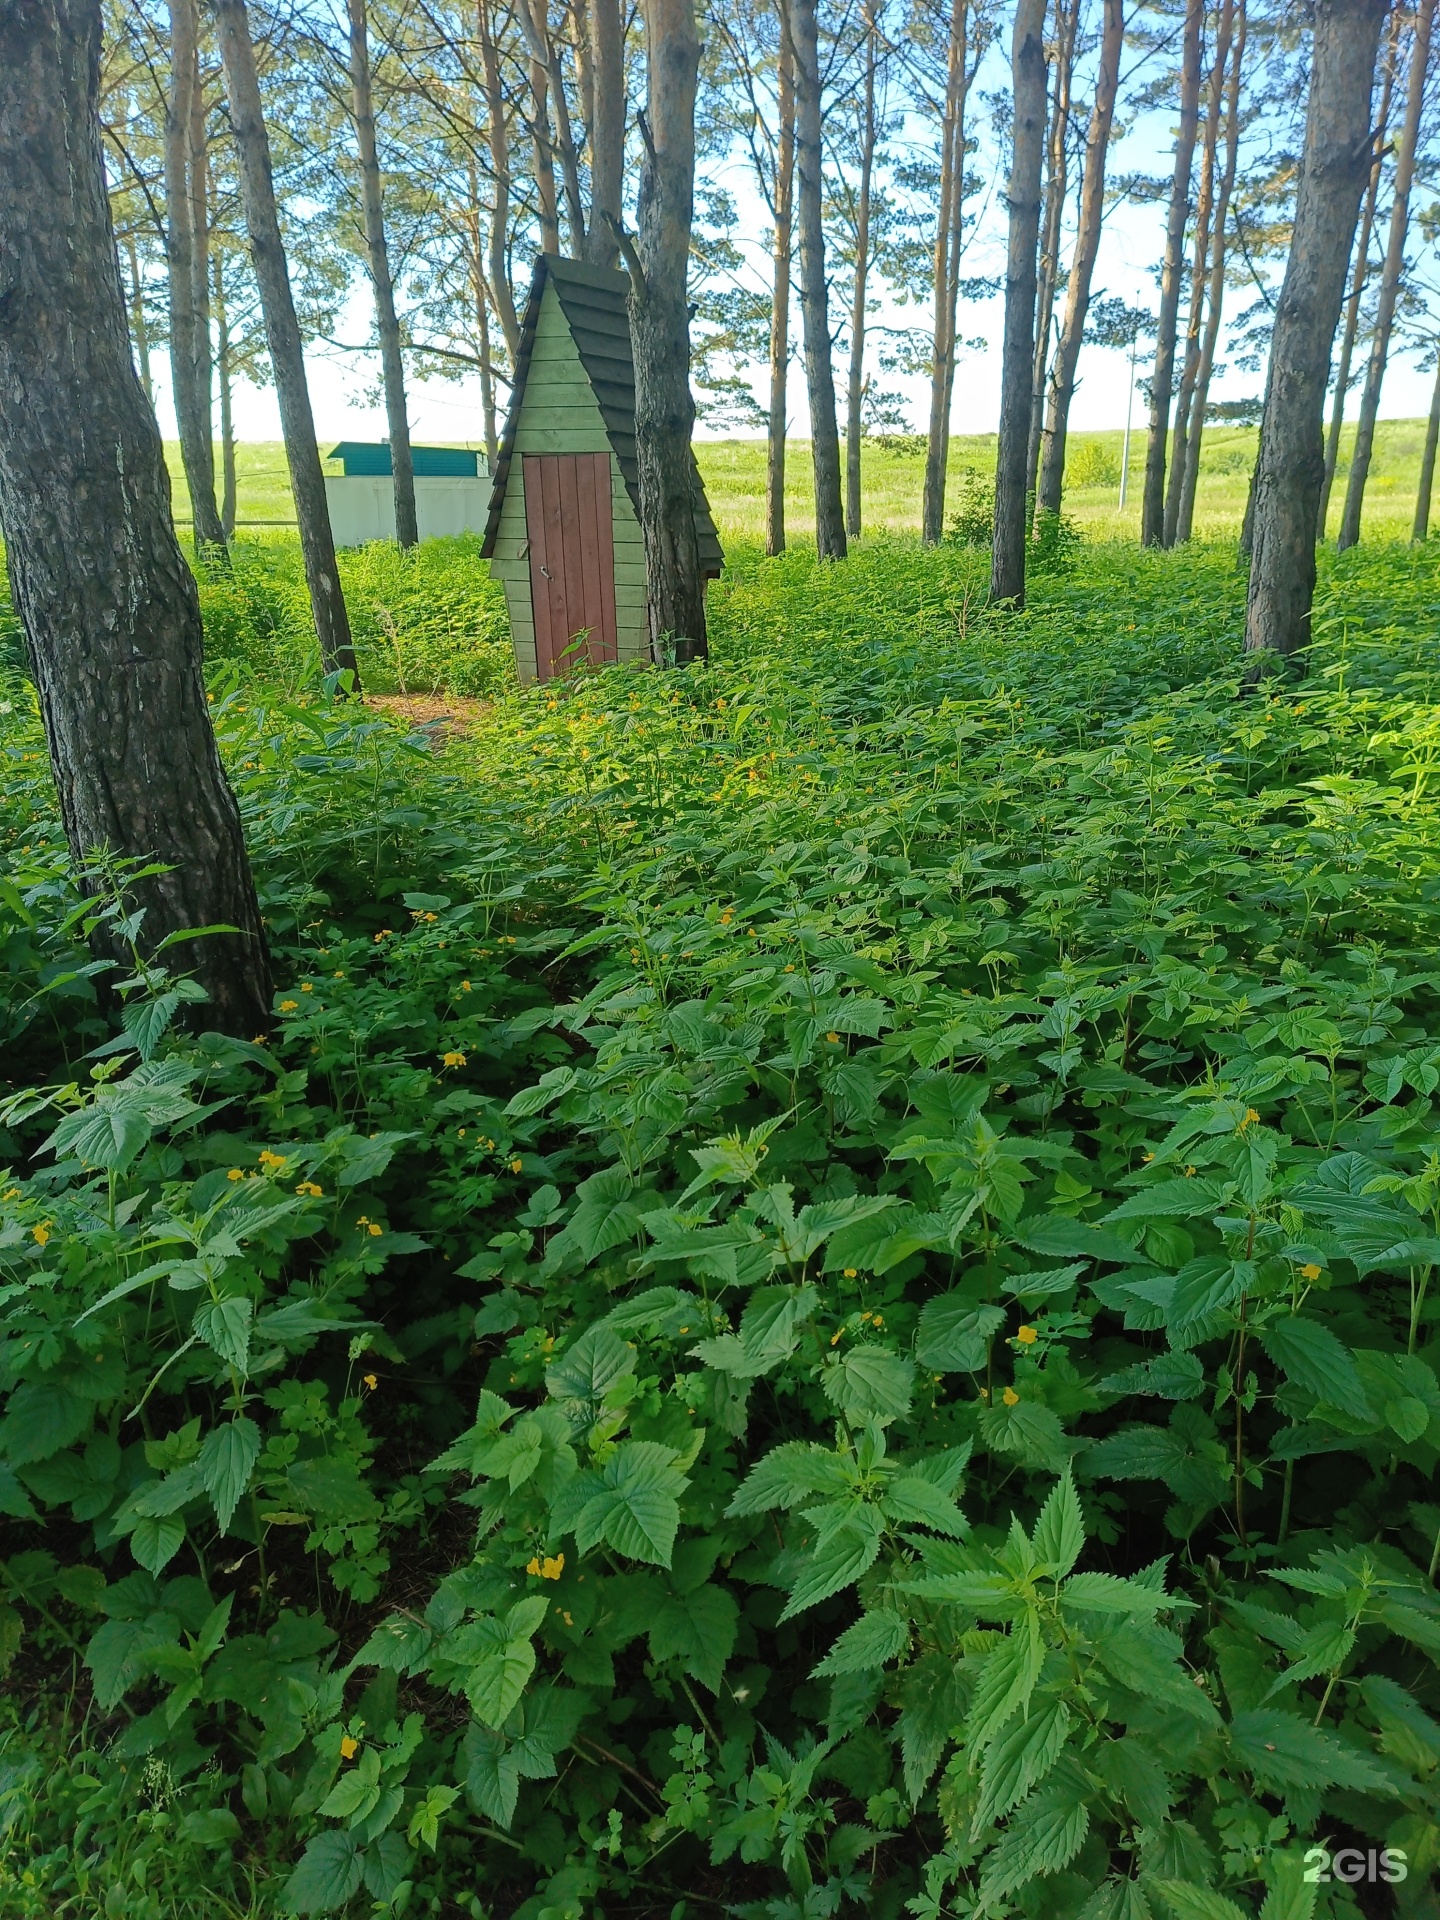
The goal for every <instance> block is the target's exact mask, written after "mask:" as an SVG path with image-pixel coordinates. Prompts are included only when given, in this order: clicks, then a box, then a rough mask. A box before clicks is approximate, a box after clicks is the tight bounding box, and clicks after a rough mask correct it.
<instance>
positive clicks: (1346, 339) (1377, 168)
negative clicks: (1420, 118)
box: [1319, 7, 1400, 540]
mask: <svg viewBox="0 0 1440 1920" xmlns="http://www.w3.org/2000/svg"><path fill="white" fill-rule="evenodd" d="M1399 35H1400V11H1399V9H1398V7H1397V8H1395V9H1394V10H1392V12H1391V15H1390V26H1389V29H1388V31H1387V33H1386V36H1385V40H1386V46H1385V57H1384V59H1383V61H1382V62H1381V67H1380V107H1379V111H1378V112H1377V113H1376V115H1375V135H1374V150H1373V158H1372V160H1371V162H1370V177H1369V180H1368V181H1367V183H1366V187H1365V198H1364V200H1363V201H1362V202H1361V205H1360V232H1359V235H1358V237H1357V238H1356V241H1355V256H1354V260H1353V262H1352V264H1351V272H1350V297H1349V299H1348V300H1347V301H1346V302H1345V326H1344V329H1343V331H1342V334H1341V339H1340V358H1339V360H1338V361H1337V363H1336V367H1335V399H1334V402H1333V404H1332V406H1331V409H1330V430H1329V432H1328V433H1327V434H1326V436H1325V483H1324V485H1323V486H1322V487H1321V489H1320V520H1319V526H1320V535H1319V537H1320V538H1321V539H1322V540H1323V539H1324V538H1325V527H1326V523H1327V521H1328V519H1329V517H1330V494H1331V490H1332V489H1333V487H1334V485H1335V468H1336V463H1337V462H1338V460H1339V458H1340V433H1341V429H1342V428H1343V427H1344V425H1345V402H1346V400H1347V399H1348V397H1349V394H1350V378H1351V368H1352V366H1353V364H1354V360H1355V342H1356V340H1357V338H1358V337H1359V333H1360V299H1361V296H1362V294H1363V293H1364V291H1365V283H1366V281H1367V280H1368V279H1369V278H1370V239H1371V235H1372V234H1373V233H1374V231H1375V208H1376V204H1377V202H1378V200H1379V198H1380V176H1381V174H1382V173H1383V171H1384V167H1385V135H1386V131H1387V129H1388V127H1389V125H1390V100H1391V96H1392V94H1393V92H1394V88H1395V60H1396V54H1397V52H1398V49H1399V45H1400V39H1399Z"/></svg>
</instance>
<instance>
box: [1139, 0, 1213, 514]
mask: <svg viewBox="0 0 1440 1920" xmlns="http://www.w3.org/2000/svg"><path fill="white" fill-rule="evenodd" d="M1204 22H1205V0H1188V4H1187V7H1186V13H1185V50H1184V57H1183V60H1182V63H1181V68H1180V128H1179V132H1178V133H1177V135H1176V139H1175V171H1174V174H1173V176H1172V178H1171V184H1170V213H1169V218H1168V220H1167V221H1166V226H1165V257H1164V261H1163V263H1162V266H1161V270H1160V314H1159V320H1158V323H1157V327H1156V335H1155V373H1154V376H1153V378H1152V380H1151V382H1150V434H1149V439H1148V441H1147V443H1146V447H1145V492H1144V496H1143V498H1142V501H1141V506H1140V542H1141V545H1142V546H1147V547H1153V546H1159V545H1160V544H1161V542H1162V540H1163V539H1164V537H1165V461H1166V454H1167V452H1168V445H1169V438H1170V400H1171V397H1172V394H1173V391H1174V384H1175V329H1176V325H1177V322H1178V320H1179V315H1180V268H1181V257H1182V253H1183V250H1184V245H1185V222H1186V219H1187V217H1188V214H1189V210H1190V168H1191V163H1192V161H1193V159H1194V157H1195V135H1196V132H1197V130H1198V125H1199V119H1200V30H1201V28H1202V26H1203V25H1204Z"/></svg>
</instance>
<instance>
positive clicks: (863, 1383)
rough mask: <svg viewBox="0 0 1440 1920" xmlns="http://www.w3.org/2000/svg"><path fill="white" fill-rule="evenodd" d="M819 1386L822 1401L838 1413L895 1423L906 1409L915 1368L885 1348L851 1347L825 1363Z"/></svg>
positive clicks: (912, 1389) (911, 1389)
mask: <svg viewBox="0 0 1440 1920" xmlns="http://www.w3.org/2000/svg"><path fill="white" fill-rule="evenodd" d="M820 1384H821V1386H822V1387H823V1388H824V1389H825V1398H826V1399H827V1400H828V1401H829V1402H830V1403H831V1405H832V1406H836V1407H839V1409H840V1411H841V1412H842V1413H846V1414H852V1415H858V1416H859V1417H860V1418H861V1419H865V1418H873V1419H876V1420H883V1421H890V1420H898V1419H900V1417H901V1416H902V1415H903V1414H905V1413H908V1412H909V1410H910V1396H911V1394H912V1392H913V1391H914V1386H915V1369H914V1367H913V1366H912V1365H911V1364H910V1362H909V1361H908V1360H906V1359H904V1358H903V1357H902V1356H901V1355H900V1354H898V1353H894V1352H892V1351H891V1350H890V1348H888V1347H852V1348H851V1350H850V1351H849V1353H847V1354H845V1355H843V1356H842V1357H840V1358H836V1359H831V1360H827V1361H826V1363H825V1366H824V1370H823V1371H822V1373H821V1376H820Z"/></svg>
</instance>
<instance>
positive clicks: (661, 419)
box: [630, 0, 706, 665]
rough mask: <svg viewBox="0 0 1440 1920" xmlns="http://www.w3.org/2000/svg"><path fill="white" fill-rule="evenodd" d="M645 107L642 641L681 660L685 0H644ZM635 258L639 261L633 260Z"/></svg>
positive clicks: (689, 163)
mask: <svg viewBox="0 0 1440 1920" xmlns="http://www.w3.org/2000/svg"><path fill="white" fill-rule="evenodd" d="M644 13H645V47H646V67H647V89H646V91H647V96H648V112H647V125H646V128H645V139H646V156H645V163H644V165H643V167H642V169H641V173H640V188H639V194H638V198H637V202H636V212H637V219H638V225H639V234H638V241H637V245H636V248H635V252H636V254H637V256H638V257H637V258H636V260H635V261H634V263H633V265H632V269H631V290H630V332H631V338H632V342H633V345H634V352H635V450H636V455H637V458H638V460H639V466H640V524H641V528H642V531H643V532H644V536H645V571H646V578H647V585H648V592H649V608H650V644H651V648H652V651H653V654H654V658H655V660H656V663H657V664H660V663H661V662H663V661H664V659H665V657H666V654H667V652H668V650H669V649H670V648H671V647H673V648H674V653H675V660H676V663H677V664H678V665H683V664H685V663H686V662H687V661H691V660H703V659H704V658H705V652H706V645H705V582H704V580H703V579H702V578H701V574H700V553H699V546H698V542H697V540H696V534H695V456H694V453H693V451H692V450H691V444H690V443H691V437H692V435H693V433H694V428H695V402H694V398H693V396H692V394H691V392H690V305H689V292H688V279H687V274H688V268H689V260H690V228H691V222H692V219H693V216H694V194H695V93H696V83H697V76H698V73H699V67H700V38H699V34H698V32H697V31H696V26H695V5H694V0H645V9H644ZM637 269H638V271H637Z"/></svg>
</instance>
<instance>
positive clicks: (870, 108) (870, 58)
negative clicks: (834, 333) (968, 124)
mask: <svg viewBox="0 0 1440 1920" xmlns="http://www.w3.org/2000/svg"><path fill="white" fill-rule="evenodd" d="M864 12H865V82H864V91H863V95H862V101H861V109H860V113H861V119H860V187H859V192H858V194H857V196H856V205H855V278H854V282H853V289H852V294H851V301H850V378H849V382H848V384H847V389H846V396H845V536H846V538H847V539H849V540H858V539H859V538H860V439H861V434H862V431H863V421H862V418H861V414H862V409H863V406H864V401H865V292H866V283H867V280H868V278H869V273H870V181H871V176H872V174H873V172H874V168H875V13H874V0H867V4H866V6H865V9H864Z"/></svg>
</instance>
